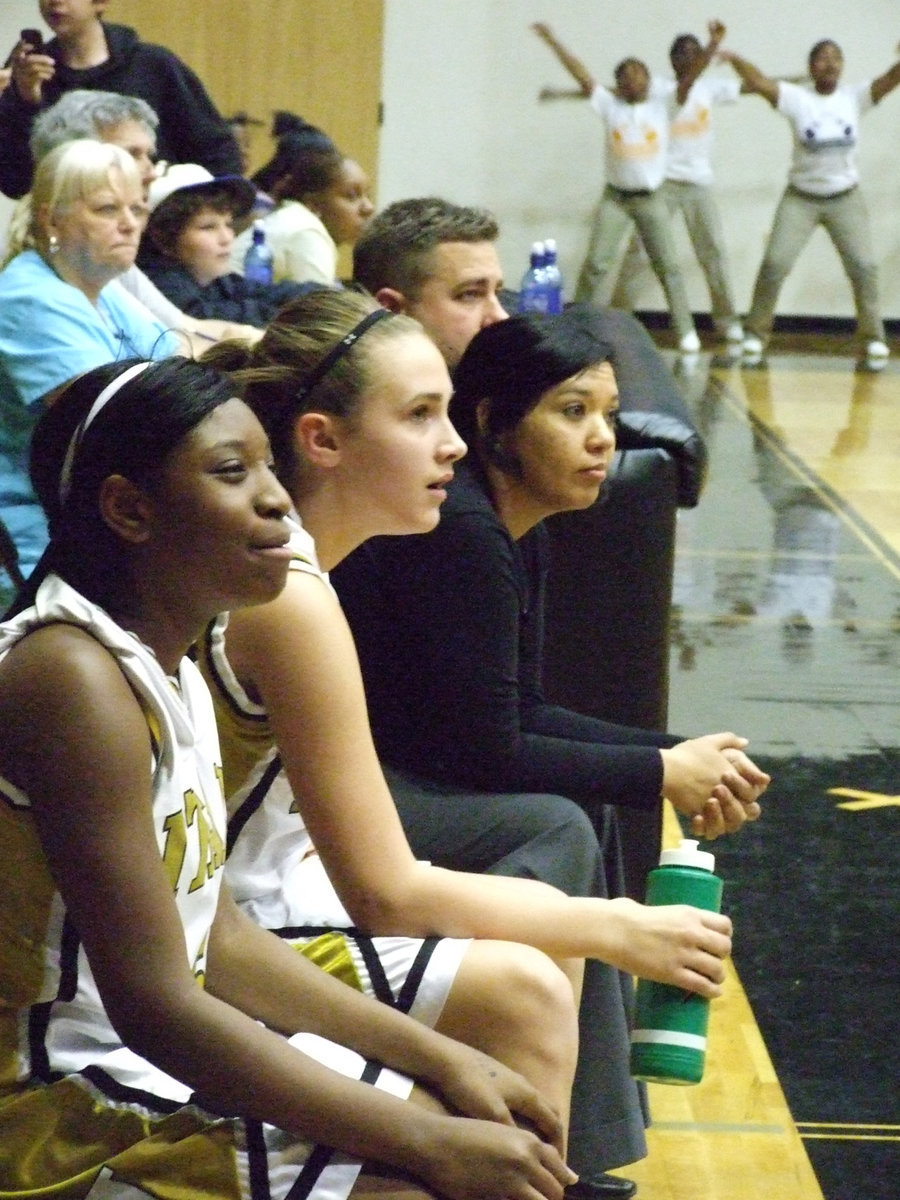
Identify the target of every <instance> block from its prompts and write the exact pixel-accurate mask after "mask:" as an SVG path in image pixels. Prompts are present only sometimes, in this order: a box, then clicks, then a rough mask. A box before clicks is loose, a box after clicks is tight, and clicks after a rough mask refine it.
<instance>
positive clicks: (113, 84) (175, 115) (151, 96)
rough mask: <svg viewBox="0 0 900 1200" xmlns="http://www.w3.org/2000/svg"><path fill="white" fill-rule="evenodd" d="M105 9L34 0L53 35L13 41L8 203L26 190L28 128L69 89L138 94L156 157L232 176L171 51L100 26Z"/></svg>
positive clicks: (209, 106)
mask: <svg viewBox="0 0 900 1200" xmlns="http://www.w3.org/2000/svg"><path fill="white" fill-rule="evenodd" d="M106 4H107V0H39V5H38V7H39V8H40V13H41V17H42V18H43V20H44V21H45V22H46V23H47V25H48V26H49V27H50V29H51V30H52V31H53V33H54V35H55V36H54V37H53V38H52V39H51V40H50V41H49V42H47V43H46V44H45V45H43V46H41V47H35V46H33V45H32V44H31V43H29V42H27V41H24V40H23V41H20V42H19V44H18V45H17V46H16V48H15V50H14V51H13V53H12V55H11V57H10V67H11V70H12V80H11V82H10V85H9V86H8V87H7V88H6V90H5V91H4V92H3V93H2V94H0V191H2V192H3V193H4V194H5V195H7V196H10V197H11V198H13V199H18V197H20V196H23V195H25V193H26V192H27V191H28V189H29V188H30V186H31V176H32V172H33V169H34V163H33V160H32V157H31V151H30V149H29V145H28V140H29V137H30V134H31V125H32V122H33V121H34V118H35V117H36V116H37V114H38V113H39V112H41V111H42V110H43V109H45V108H49V107H50V105H52V104H55V103H56V101H57V100H58V99H59V98H60V96H62V95H63V93H64V92H69V91H72V90H73V89H74V88H88V89H102V90H104V91H108V92H121V93H123V94H124V95H126V96H139V97H140V98H141V99H142V100H146V101H147V103H148V104H149V105H150V107H151V108H152V109H153V110H154V111H155V112H156V114H157V115H158V117H159V127H158V129H157V150H158V154H159V157H160V158H161V159H163V160H165V161H167V162H176V163H183V162H193V163H199V164H200V165H201V166H204V167H206V169H207V170H208V171H210V172H211V173H212V174H213V175H240V174H241V156H240V151H239V150H238V146H237V142H236V141H235V139H234V135H233V134H232V132H231V130H230V129H229V127H228V125H227V124H226V122H225V121H224V119H223V118H222V117H221V116H220V114H219V113H218V112H217V111H216V108H215V106H214V105H213V103H212V101H211V100H210V98H209V96H208V94H207V92H206V89H205V88H204V86H203V84H202V83H201V82H200V80H199V79H198V78H197V76H196V75H195V74H194V72H193V71H191V70H190V68H189V67H187V66H185V64H184V63H183V62H182V61H181V60H180V59H179V58H178V57H177V55H175V54H173V53H172V52H171V50H167V49H165V48H164V47H163V46H155V45H152V44H151V43H149V42H142V41H141V40H140V38H139V37H138V35H137V33H136V32H135V30H134V29H131V28H130V27H129V26H127V25H108V24H106V23H105V22H104V21H103V20H102V17H103V13H104V11H105V9H106Z"/></svg>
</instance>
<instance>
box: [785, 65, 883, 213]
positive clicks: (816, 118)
mask: <svg viewBox="0 0 900 1200" xmlns="http://www.w3.org/2000/svg"><path fill="white" fill-rule="evenodd" d="M871 107H872V84H871V81H869V82H867V83H857V84H845V85H842V86H840V87H838V88H836V89H835V90H834V91H833V92H832V93H831V95H829V96H823V95H821V94H820V93H819V92H816V91H814V90H813V89H812V88H809V87H801V86H799V85H797V84H795V83H779V85H778V111H779V112H780V113H781V114H782V116H784V117H786V118H787V119H788V120H789V121H790V123H791V126H792V128H793V133H794V157H793V160H792V162H791V169H790V172H789V174H788V181H789V182H790V183H791V184H792V185H793V186H794V187H795V188H797V189H798V191H801V192H807V193H808V194H809V195H811V196H833V195H836V194H837V193H839V192H846V191H847V190H848V189H849V188H852V187H854V186H855V185H856V184H857V183H858V182H859V172H858V170H857V167H856V144H857V141H858V138H859V120H860V117H861V116H862V115H863V114H864V113H866V112H868V111H869V109H870V108H871Z"/></svg>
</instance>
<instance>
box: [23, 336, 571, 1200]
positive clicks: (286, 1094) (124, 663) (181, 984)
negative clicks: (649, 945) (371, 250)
mask: <svg viewBox="0 0 900 1200" xmlns="http://www.w3.org/2000/svg"><path fill="white" fill-rule="evenodd" d="M34 445H35V449H34V484H35V490H36V491H37V493H38V495H39V496H40V498H41V500H42V502H43V503H44V504H45V506H46V509H47V514H48V518H49V522H50V530H51V540H50V543H49V546H48V548H47V550H46V552H45V555H44V557H43V561H42V563H41V565H40V567H39V568H38V571H37V572H36V573H35V576H34V577H33V579H32V581H31V582H30V583H29V584H28V585H27V586H26V589H25V590H24V591H23V593H22V595H21V596H20V597H19V599H18V601H17V603H16V605H15V606H14V611H13V613H12V614H11V615H10V616H8V618H7V620H6V622H5V623H4V624H3V625H2V626H0V995H2V996H3V999H4V1019H3V1021H2V1023H0V1145H2V1150H3V1153H2V1154H0V1194H2V1195H3V1196H4V1197H7V1198H9V1200H12V1198H21V1200H24V1197H26V1196H27V1197H28V1198H29V1200H50V1197H53V1198H54V1200H76V1198H78V1200H81V1198H83V1197H99V1196H101V1195H103V1196H110V1195H116V1196H129V1195H133V1196H138V1195H143V1196H147V1195H162V1194H165V1195H167V1196H171V1197H181V1198H184V1200H187V1198H188V1197H192V1196H198V1195H200V1194H202V1195H203V1196H205V1197H208V1198H210V1200H238V1198H244V1197H246V1198H248V1200H249V1198H250V1197H258V1196H260V1195H266V1196H269V1197H272V1200H284V1198H285V1197H286V1196H288V1195H297V1194H303V1195H305V1196H309V1197H313V1198H314V1200H326V1198H327V1200H341V1198H343V1197H346V1196H348V1195H349V1194H350V1193H351V1192H352V1193H353V1194H354V1195H356V1196H360V1197H364V1196H368V1195H372V1196H374V1195H375V1194H376V1193H377V1194H378V1195H381V1196H383V1195H384V1194H385V1192H386V1191H387V1192H394V1193H398V1192H399V1191H400V1190H402V1191H403V1192H404V1194H406V1195H408V1196H410V1197H414V1196H418V1195H421V1196H424V1195H426V1194H434V1193H435V1192H437V1193H439V1194H441V1195H445V1196H450V1197H455V1198H457V1200H463V1198H468V1197H471V1196H485V1197H489V1198H496V1200H500V1198H501V1197H504V1198H505V1197H521V1198H522V1200H526V1198H528V1200H533V1198H534V1197H535V1196H536V1195H538V1196H546V1197H547V1198H548V1200H559V1197H560V1196H561V1194H562V1189H563V1186H564V1185H565V1184H567V1183H568V1182H570V1180H571V1179H572V1175H571V1173H570V1172H569V1171H568V1169H567V1168H566V1166H565V1164H564V1162H563V1160H562V1158H561V1156H560V1148H561V1145H562V1131H561V1128H560V1124H559V1121H558V1119H557V1117H556V1115H555V1114H554V1113H553V1111H552V1109H551V1108H550V1106H549V1105H548V1104H547V1103H546V1101H544V1100H543V1099H542V1097H541V1096H540V1095H539V1094H538V1092H537V1091H536V1089H535V1088H534V1087H532V1086H531V1085H530V1084H529V1083H528V1082H526V1080H525V1079H524V1078H522V1077H521V1076H520V1075H518V1074H516V1073H514V1072H512V1071H510V1070H508V1069H507V1068H505V1067H504V1066H502V1065H501V1064H500V1063H498V1062H495V1061H492V1060H490V1059H488V1058H487V1057H486V1056H484V1055H481V1054H477V1053H476V1052H474V1051H472V1050H470V1049H469V1048H468V1047H465V1046H462V1045H459V1044H458V1043H456V1042H453V1041H451V1040H449V1039H447V1038H444V1037H441V1036H440V1035H439V1034H437V1033H435V1032H433V1031H432V1030H430V1029H428V1028H426V1027H425V1026H424V1025H422V1024H421V1023H419V1022H416V1021H412V1020H410V1019H409V1018H408V1017H407V1016H405V1015H403V1014H402V1013H399V1012H396V1011H394V1010H393V1009H392V1008H390V1007H388V1006H387V1005H382V1004H377V1003H374V1002H373V1001H372V1000H371V999H370V998H369V997H366V996H363V995H360V994H359V993H358V992H357V991H356V990H354V989H352V988H349V987H346V986H344V985H343V984H342V983H340V982H339V981H337V980H335V979H332V978H330V977H329V976H328V974H326V973H325V972H324V971H320V970H319V969H318V968H317V967H316V966H314V965H313V964H312V963H310V962H309V961H308V959H306V958H305V957H304V956H302V955H300V954H297V953H296V952H295V951H294V950H292V949H291V948H290V947H289V946H288V945H286V944H285V943H284V942H283V941H282V940H281V939H279V938H277V937H273V936H272V935H271V934H270V933H267V932H266V931H264V930H262V929H260V928H259V927H258V926H257V925H256V924H255V923H254V922H252V921H250V920H248V919H247V918H246V916H244V915H243V914H242V913H241V912H240V910H239V909H238V908H237V907H236V905H235V904H234V902H233V900H232V898H231V896H230V894H229V892H228V888H227V886H226V885H225V884H224V882H223V877H224V870H223V867H224V860H225V839H226V828H225V809H224V802H223V798H222V792H221V765H220V756H219V750H218V743H217V738H216V731H215V723H214V718H213V712H212V708H211V705H210V699H209V693H208V691H207V689H206V688H205V686H204V684H203V682H202V679H201V678H200V676H199V674H198V672H197V670H196V668H195V667H194V665H193V663H192V662H190V661H189V660H188V659H187V657H186V652H187V650H188V648H189V646H190V645H191V643H192V642H193V641H194V640H195V639H196V638H197V637H199V636H200V634H201V633H202V630H203V628H204V626H205V625H206V624H207V623H208V622H209V621H210V620H212V618H213V616H214V614H215V613H216V612H217V611H219V610H221V609H225V608H229V609H231V610H233V611H240V609H241V608H242V606H244V605H249V604H256V603H261V602H263V603H266V602H271V601H272V600H273V599H274V598H275V597H276V596H277V595H278V594H279V592H280V590H281V589H282V588H283V586H284V583H285V577H286V574H287V570H288V563H289V559H290V550H289V549H288V545H287V543H288V537H289V530H288V527H287V524H286V520H285V517H286V514H287V512H288V511H289V499H288V497H287V495H286V493H285V492H284V490H283V489H282V487H281V486H280V484H279V483H278V481H277V479H276V477H275V475H274V474H273V471H272V466H271V454H270V449H269V445H268V441H267V438H266V436H265V434H264V432H263V430H262V428H261V426H260V425H259V422H258V421H257V420H256V418H255V417H254V416H253V414H252V412H251V411H250V410H249V409H248V407H247V406H246V405H245V404H244V403H243V402H242V401H241V400H238V399H235V398H234V395H233V390H232V389H231V388H230V387H229V386H228V385H227V384H226V383H225V382H224V381H223V379H222V378H221V377H220V376H219V375H218V374H217V373H216V372H214V371H211V370H209V369H208V368H206V367H203V366H200V365H198V364H196V363H193V362H189V361H187V360H181V359H173V360H171V361H169V362H166V363H158V364H156V363H154V364H148V363H145V362H137V363H134V362H129V363H125V364H117V365H109V366H104V367H101V368H98V369H95V370H93V371H91V372H88V373H87V374H85V375H83V376H82V377H80V378H79V379H78V380H77V381H75V382H74V383H73V384H72V385H71V386H70V387H69V388H67V389H66V390H65V392H64V393H63V394H62V395H61V396H60V397H59V399H58V400H57V402H56V403H55V405H54V406H53V407H52V408H51V409H49V410H48V411H47V413H46V414H45V415H44V417H42V419H41V422H40V423H39V425H38V427H37V429H36V432H35V441H34ZM48 662H49V663H52V664H53V667H52V670H48V669H47V664H48ZM398 1072H402V1073H403V1074H400V1073H398ZM413 1079H415V1080H418V1081H419V1082H421V1083H422V1084H423V1085H424V1088H425V1089H426V1090H427V1092H428V1093H429V1094H428V1096H427V1097H426V1096H424V1095H421V1094H420V1093H419V1092H418V1091H417V1092H416V1093H414V1101H415V1102H413V1103H406V1102H405V1101H406V1098H407V1097H408V1096H409V1095H410V1092H411V1089H412V1087H413ZM451 1111H452V1113H453V1114H458V1115H450V1112H451ZM462 1118H469V1119H462ZM471 1118H474V1119H471ZM518 1123H521V1124H527V1125H528V1129H525V1128H518V1127H517V1124H518ZM532 1131H533V1132H532ZM363 1160H371V1161H372V1162H373V1163H374V1164H375V1165H374V1167H373V1169H372V1172H371V1173H367V1172H363V1173H362V1174H360V1168H361V1163H362V1161H363Z"/></svg>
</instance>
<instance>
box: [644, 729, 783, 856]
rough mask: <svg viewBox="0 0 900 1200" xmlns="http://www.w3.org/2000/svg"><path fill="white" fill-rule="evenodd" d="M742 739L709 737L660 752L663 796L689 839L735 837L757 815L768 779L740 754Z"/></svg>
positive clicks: (680, 743)
mask: <svg viewBox="0 0 900 1200" xmlns="http://www.w3.org/2000/svg"><path fill="white" fill-rule="evenodd" d="M747 744H748V742H747V739H746V738H742V737H738V736H737V735H736V734H733V733H709V734H706V735H705V736H704V737H699V738H691V739H690V740H689V741H685V742H679V743H678V745H677V746H673V747H672V748H671V749H670V750H662V751H660V753H661V754H662V759H663V795H664V796H666V797H667V798H668V799H669V800H670V801H671V802H672V805H673V806H674V808H675V810H676V812H679V813H681V815H682V816H685V817H688V818H690V824H691V832H692V833H693V834H694V836H695V837H702V838H706V839H708V840H712V839H714V838H717V837H720V836H721V835H722V834H723V833H735V832H736V831H737V830H738V829H740V828H741V826H742V825H743V824H744V822H745V821H755V820H756V819H757V818H758V817H759V815H760V813H761V811H762V810H761V808H760V805H759V797H760V796H761V795H762V793H763V792H764V791H765V790H766V788H767V787H768V786H769V783H770V782H771V780H770V776H769V775H767V774H766V772H765V771H762V770H760V768H759V767H757V766H756V764H755V763H754V762H753V761H752V759H750V758H749V757H748V755H747V754H745V753H744V747H745V746H747Z"/></svg>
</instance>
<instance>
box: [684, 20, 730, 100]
mask: <svg viewBox="0 0 900 1200" xmlns="http://www.w3.org/2000/svg"><path fill="white" fill-rule="evenodd" d="M707 28H708V30H709V41H708V42H707V43H706V45H705V46H704V47H703V49H702V50H701V51H700V53H699V54H698V55H697V56H696V58H693V59H692V60H691V62H690V65H689V66H688V69H687V70H686V71H685V73H684V75H682V76H681V78H680V79H679V80H678V91H677V93H676V95H677V98H678V103H679V104H684V102H685V100H686V99H687V94H688V92H689V91H690V90H691V88H692V87H693V85H694V84H695V83H696V82H697V80H698V79H699V78H700V76H701V75H702V74H703V72H704V71H705V70H706V68H707V67H708V66H709V64H710V63H711V62H712V60H713V57H714V55H715V54H716V52H717V51H718V49H719V46H720V45H721V43H722V39H723V38H724V37H725V26H724V25H723V24H722V22H721V21H716V20H712V21H710V22H709V24H708V26H707Z"/></svg>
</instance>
